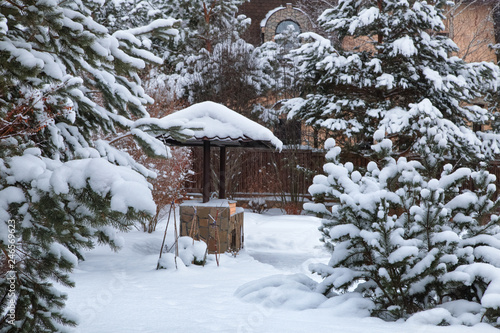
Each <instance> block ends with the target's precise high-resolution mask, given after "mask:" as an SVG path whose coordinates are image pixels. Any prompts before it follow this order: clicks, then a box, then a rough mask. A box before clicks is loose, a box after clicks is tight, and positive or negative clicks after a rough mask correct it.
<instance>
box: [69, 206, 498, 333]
mask: <svg viewBox="0 0 500 333" xmlns="http://www.w3.org/2000/svg"><path fill="white" fill-rule="evenodd" d="M319 224H320V220H319V219H317V218H314V217H310V216H289V215H273V214H269V215H258V214H254V213H247V212H246V213H245V249H244V250H243V251H241V252H240V253H239V254H238V255H237V256H236V257H233V256H231V255H229V254H224V255H222V256H221V260H220V266H219V267H217V264H216V261H215V258H214V256H213V255H212V256H210V257H209V260H208V262H207V264H206V265H205V267H199V266H194V265H191V266H189V267H181V268H180V269H178V270H156V264H157V261H158V255H159V250H160V247H161V242H162V238H163V232H164V228H165V224H160V225H159V226H158V228H157V231H156V232H155V233H153V234H147V233H143V232H141V231H135V230H134V231H132V232H129V233H126V234H123V235H122V236H123V238H124V247H123V249H122V250H121V251H119V252H117V253H115V252H112V251H111V250H109V248H108V247H105V246H99V247H97V248H96V249H94V250H92V251H89V252H88V253H87V256H86V260H85V261H84V262H81V263H80V264H79V266H78V268H77V269H76V270H75V272H74V273H73V274H72V277H73V279H74V281H75V282H76V287H75V288H72V289H66V288H64V291H65V292H67V293H68V296H69V297H68V301H67V307H66V309H67V311H68V312H73V313H75V314H76V315H77V316H78V317H79V321H80V325H79V326H78V327H77V328H76V329H75V332H82V333H93V332H102V333H114V332H116V333H118V332H119V333H127V332H131V333H132V332H155V333H156V332H173V333H176V332H188V333H191V332H196V333H203V332H218V333H219V332H238V333H239V332H272V333H279V332H286V333H288V332H300V333H307V332H342V333H350V332H353V333H354V332H356V333H357V332H359V333H365V332H370V333H387V332H405V333H423V332H425V333H448V332H449V333H465V332H468V333H470V332H478V333H479V332H480V333H489V332H498V330H496V329H494V328H493V327H491V326H489V325H486V324H480V325H476V326H474V327H465V326H448V327H438V326H431V325H422V324H416V323H408V322H407V323H403V322H398V323H388V322H384V321H382V320H380V319H376V318H370V317H367V315H366V314H367V312H366V310H363V309H362V308H361V309H360V308H359V307H360V306H362V305H363V302H362V300H359V299H350V300H346V301H345V302H338V301H336V300H334V299H330V300H329V301H326V300H325V299H324V298H323V296H322V295H320V294H315V293H312V292H310V291H309V290H308V288H307V285H308V283H314V281H313V280H318V277H317V276H312V275H311V274H310V273H309V271H308V269H307V266H308V265H309V264H310V263H313V262H327V261H328V257H329V255H328V253H327V252H325V251H324V250H323V248H322V244H321V242H320V241H319V238H320V233H319V231H318V230H317V228H318V226H319ZM171 240H172V235H170V233H169V237H168V241H167V243H168V242H170V243H171ZM311 279H313V280H311ZM325 301H326V302H325Z"/></svg>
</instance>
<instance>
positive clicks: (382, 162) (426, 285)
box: [305, 100, 500, 325]
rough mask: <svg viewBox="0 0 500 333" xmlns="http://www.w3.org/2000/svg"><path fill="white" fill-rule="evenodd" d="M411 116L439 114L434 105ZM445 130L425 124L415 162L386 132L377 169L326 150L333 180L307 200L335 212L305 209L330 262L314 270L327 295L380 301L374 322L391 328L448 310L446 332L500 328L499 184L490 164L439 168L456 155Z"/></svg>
mask: <svg viewBox="0 0 500 333" xmlns="http://www.w3.org/2000/svg"><path fill="white" fill-rule="evenodd" d="M412 110H415V112H425V113H426V114H432V113H434V112H437V109H435V108H433V107H432V106H431V104H430V102H429V101H428V100H424V101H423V102H422V103H420V104H418V105H414V106H413V108H412ZM438 123H439V121H432V122H425V121H422V122H420V123H419V125H421V126H422V127H421V128H422V129H423V130H424V131H425V133H426V134H425V138H426V139H425V141H426V142H428V145H421V146H420V147H422V149H420V150H419V151H418V152H419V154H420V155H419V156H420V159H419V160H418V161H417V160H413V161H411V160H408V159H406V158H405V157H400V158H398V159H395V158H394V157H393V156H391V155H392V141H391V140H389V139H387V138H385V136H384V132H383V131H378V132H377V133H375V137H374V138H375V140H376V142H377V143H376V144H375V145H373V146H372V150H373V153H374V155H377V157H378V158H379V159H378V160H377V162H378V163H376V162H374V161H371V162H369V163H368V164H367V165H366V166H365V168H356V167H354V165H353V164H352V163H350V162H347V163H341V162H340V161H339V155H340V153H341V149H340V147H338V146H336V145H335V142H334V140H333V139H329V140H328V141H327V148H328V149H329V153H328V154H327V158H328V159H329V163H327V164H326V165H325V167H324V170H325V172H326V175H318V176H316V177H315V179H314V184H313V185H312V186H311V187H310V192H311V194H313V195H314V196H315V197H317V198H321V199H322V200H324V198H329V199H334V200H335V202H336V203H335V204H334V206H333V208H332V209H331V211H330V210H329V209H327V208H326V207H325V205H324V204H323V203H320V202H316V203H310V204H306V205H305V208H306V209H308V210H310V211H314V212H316V213H321V214H324V216H325V217H326V218H325V220H324V221H323V223H322V226H321V228H320V230H321V232H322V234H323V241H324V242H325V243H326V245H327V247H328V248H329V249H330V250H331V251H332V257H331V259H330V262H329V263H328V264H315V265H312V266H311V268H312V270H313V272H315V273H317V274H320V275H321V276H322V277H323V278H324V280H323V281H322V282H321V283H320V286H319V289H318V290H319V291H320V292H322V293H323V294H325V295H327V296H331V295H334V294H335V293H333V294H332V292H333V291H335V292H336V291H341V292H349V290H352V289H354V292H357V293H361V294H362V295H363V296H364V297H366V298H368V299H370V300H372V301H373V307H372V308H371V312H372V315H374V316H378V317H380V318H383V319H386V320H397V319H400V318H403V319H407V318H409V317H411V316H412V315H414V314H416V313H418V312H421V311H425V310H429V309H433V308H435V307H443V308H444V309H450V310H449V312H448V315H449V316H443V318H442V320H440V324H447V325H449V324H466V325H470V324H474V323H478V322H481V321H484V322H488V323H491V324H493V325H498V319H499V313H498V305H499V304H500V303H499V302H498V301H497V299H495V297H498V294H497V289H496V288H497V285H498V283H500V278H499V275H498V273H499V272H500V263H499V262H498V261H497V260H496V259H495V253H498V251H499V250H500V243H499V242H498V238H499V231H500V221H499V217H498V215H496V211H497V209H498V207H499V204H500V201H499V200H498V199H497V198H496V193H495V192H496V187H495V185H494V183H495V181H496V178H495V176H494V175H491V174H489V172H488V171H487V170H485V168H484V167H485V166H486V165H485V164H483V165H482V167H483V168H482V169H480V170H479V171H472V170H471V169H470V168H465V167H463V168H458V169H456V168H454V167H453V166H452V165H451V164H445V163H442V162H443V159H442V158H440V157H438V156H444V155H446V150H447V149H448V148H449V147H450V145H448V143H447V142H446V139H444V136H443V135H442V132H443V131H445V129H443V128H441V127H440V126H439V124H438ZM436 129H440V130H441V131H439V130H436ZM454 129H455V130H456V129H457V128H456V127H455V128H454ZM428 148H430V149H428ZM436 157H438V158H437V159H438V160H439V162H441V163H438V164H437V165H439V166H436ZM441 165H442V167H441ZM434 168H438V169H439V173H440V174H438V175H437V176H436V174H437V173H436V170H435V169H434ZM471 186H472V188H473V189H472V190H471V189H469V187H471ZM460 302H461V303H460ZM454 304H456V305H454ZM465 304H467V305H465ZM453 309H455V310H456V309H460V310H459V311H454V310H453ZM464 313H468V314H467V316H465V315H464ZM450 318H452V320H450Z"/></svg>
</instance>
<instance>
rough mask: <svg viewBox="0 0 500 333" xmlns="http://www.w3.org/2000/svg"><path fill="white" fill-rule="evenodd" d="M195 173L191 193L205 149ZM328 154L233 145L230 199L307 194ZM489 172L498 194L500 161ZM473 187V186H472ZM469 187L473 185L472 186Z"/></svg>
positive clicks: (215, 178)
mask: <svg viewBox="0 0 500 333" xmlns="http://www.w3.org/2000/svg"><path fill="white" fill-rule="evenodd" d="M211 155H212V156H211V160H212V173H211V175H212V183H211V190H210V192H211V193H212V192H214V191H216V189H218V188H219V187H218V184H219V175H218V171H217V170H218V166H219V150H218V149H217V148H212V153H211ZM192 160H193V171H194V175H193V177H191V179H190V180H189V181H188V182H187V183H186V189H187V191H188V193H201V188H202V182H203V180H202V174H203V171H202V168H203V151H202V149H201V148H193V155H192ZM345 161H350V162H352V163H353V164H354V165H355V166H356V167H357V166H362V167H363V166H366V164H367V163H368V160H367V159H366V158H363V157H361V156H350V157H347V158H346V159H345ZM324 164H325V153H324V152H322V151H312V150H305V149H303V150H302V149H297V150H283V151H282V152H277V151H273V150H264V149H241V148H230V149H228V150H227V156H226V168H227V169H226V174H227V175H226V192H227V195H228V197H229V198H234V197H241V196H243V197H248V196H275V197H279V196H283V195H286V196H288V197H290V196H292V198H291V199H292V201H293V200H294V198H293V196H300V197H303V196H308V188H309V186H310V185H311V184H312V179H313V177H314V176H315V175H318V174H324V172H323V165H324ZM489 171H490V173H491V174H493V175H495V176H496V187H497V194H498V193H499V190H500V160H499V161H495V162H493V163H492V166H491V167H490V169H489ZM469 186H470V185H469ZM470 189H471V190H473V188H472V187H471V186H470Z"/></svg>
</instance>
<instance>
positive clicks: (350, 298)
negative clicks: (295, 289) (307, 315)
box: [319, 292, 375, 318]
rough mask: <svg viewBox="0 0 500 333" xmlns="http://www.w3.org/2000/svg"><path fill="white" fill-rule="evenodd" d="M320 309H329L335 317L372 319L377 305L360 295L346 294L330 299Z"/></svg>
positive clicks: (354, 293)
mask: <svg viewBox="0 0 500 333" xmlns="http://www.w3.org/2000/svg"><path fill="white" fill-rule="evenodd" d="M319 308H328V309H330V310H331V311H332V312H330V313H331V315H332V316H334V317H359V318H365V317H370V311H371V310H372V309H374V308H375V304H373V302H372V301H371V300H369V299H367V298H364V297H363V295H361V294H360V293H356V292H353V293H346V294H342V295H338V296H334V297H331V298H329V299H328V300H327V301H326V302H324V303H323V304H321V305H320V306H319Z"/></svg>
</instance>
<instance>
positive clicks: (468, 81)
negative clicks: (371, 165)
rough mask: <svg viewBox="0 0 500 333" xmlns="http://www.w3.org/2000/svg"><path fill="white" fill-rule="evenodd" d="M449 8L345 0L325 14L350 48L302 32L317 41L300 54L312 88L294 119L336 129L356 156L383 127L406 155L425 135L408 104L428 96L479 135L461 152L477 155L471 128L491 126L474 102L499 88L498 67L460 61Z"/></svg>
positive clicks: (293, 104) (326, 24) (291, 106)
mask: <svg viewBox="0 0 500 333" xmlns="http://www.w3.org/2000/svg"><path fill="white" fill-rule="evenodd" d="M445 5H446V1H444V0H439V1H436V2H435V4H431V3H428V2H426V1H418V0H409V1H398V0H377V1H355V0H344V1H340V2H339V4H338V6H336V7H334V8H331V9H328V10H326V11H325V12H324V13H323V14H322V15H321V16H320V18H319V22H320V24H321V27H322V28H323V29H324V30H326V31H327V32H329V33H331V34H335V35H336V36H337V37H338V38H339V40H340V41H341V45H342V46H343V47H342V48H338V47H337V48H336V47H335V46H334V45H333V44H332V43H331V42H330V40H329V39H326V38H323V37H321V36H319V35H317V34H314V33H310V34H304V35H303V36H304V37H307V38H309V40H310V42H309V43H307V44H305V45H303V46H302V47H301V48H300V49H298V50H297V51H296V52H295V55H296V56H297V57H298V58H299V66H300V67H299V68H301V69H302V70H303V72H304V74H305V76H306V80H307V81H308V82H309V86H308V88H307V89H306V90H305V92H304V96H305V97H303V98H297V99H294V100H291V101H290V102H289V103H288V106H287V110H289V111H290V114H289V116H294V115H296V116H298V117H300V118H301V119H304V120H306V121H307V122H308V123H309V124H310V125H312V126H316V127H326V128H328V129H331V130H332V131H334V132H335V133H336V136H335V138H336V139H337V143H338V144H339V145H341V146H342V147H345V149H346V150H349V151H352V152H357V153H363V150H366V148H369V146H370V144H371V140H372V137H373V134H374V133H375V132H376V131H377V130H378V129H381V128H382V127H384V128H385V130H386V131H387V132H388V134H389V135H390V136H391V137H392V138H393V140H394V152H395V153H400V154H402V153H405V152H407V151H409V150H411V149H412V146H413V144H414V143H415V142H416V140H417V139H418V138H419V137H420V136H421V134H420V133H419V131H418V129H415V128H414V127H413V126H412V123H413V122H414V119H411V118H409V117H408V113H409V112H408V111H409V105H410V104H412V103H419V102H421V101H422V100H423V99H424V98H427V99H428V100H429V101H430V102H431V103H432V105H434V106H435V107H436V108H438V109H439V111H440V112H441V113H442V117H443V118H444V119H448V120H451V121H453V122H455V123H456V124H457V125H459V126H460V129H461V131H463V132H464V133H467V136H469V137H471V138H472V140H470V141H471V142H470V143H464V144H465V146H460V145H457V146H455V147H454V150H455V152H456V153H457V154H462V155H463V156H464V157H465V158H467V159H469V160H470V159H473V157H476V154H479V153H480V152H479V151H478V149H479V147H478V146H477V143H478V141H477V140H475V139H474V138H475V137H476V134H475V133H474V132H473V131H472V130H471V129H470V124H472V123H476V124H485V123H487V122H488V121H489V120H491V114H490V113H488V112H487V110H486V109H485V108H483V107H480V106H476V105H471V103H472V101H474V100H475V99H480V98H482V97H484V96H485V94H486V93H487V92H488V91H492V90H494V89H495V87H496V77H497V72H498V69H497V67H496V66H495V65H493V64H490V63H486V62H481V63H466V62H464V61H463V60H461V59H459V58H457V57H455V56H453V54H454V53H456V52H457V46H456V45H455V43H454V42H453V41H451V40H450V39H449V38H448V37H446V36H444V35H442V34H440V32H441V31H443V30H444V28H445V27H444V24H443V18H444V16H443V8H444V6H445ZM471 151H472V152H474V153H475V154H470V153H469V152H471ZM455 156H457V155H455Z"/></svg>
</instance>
